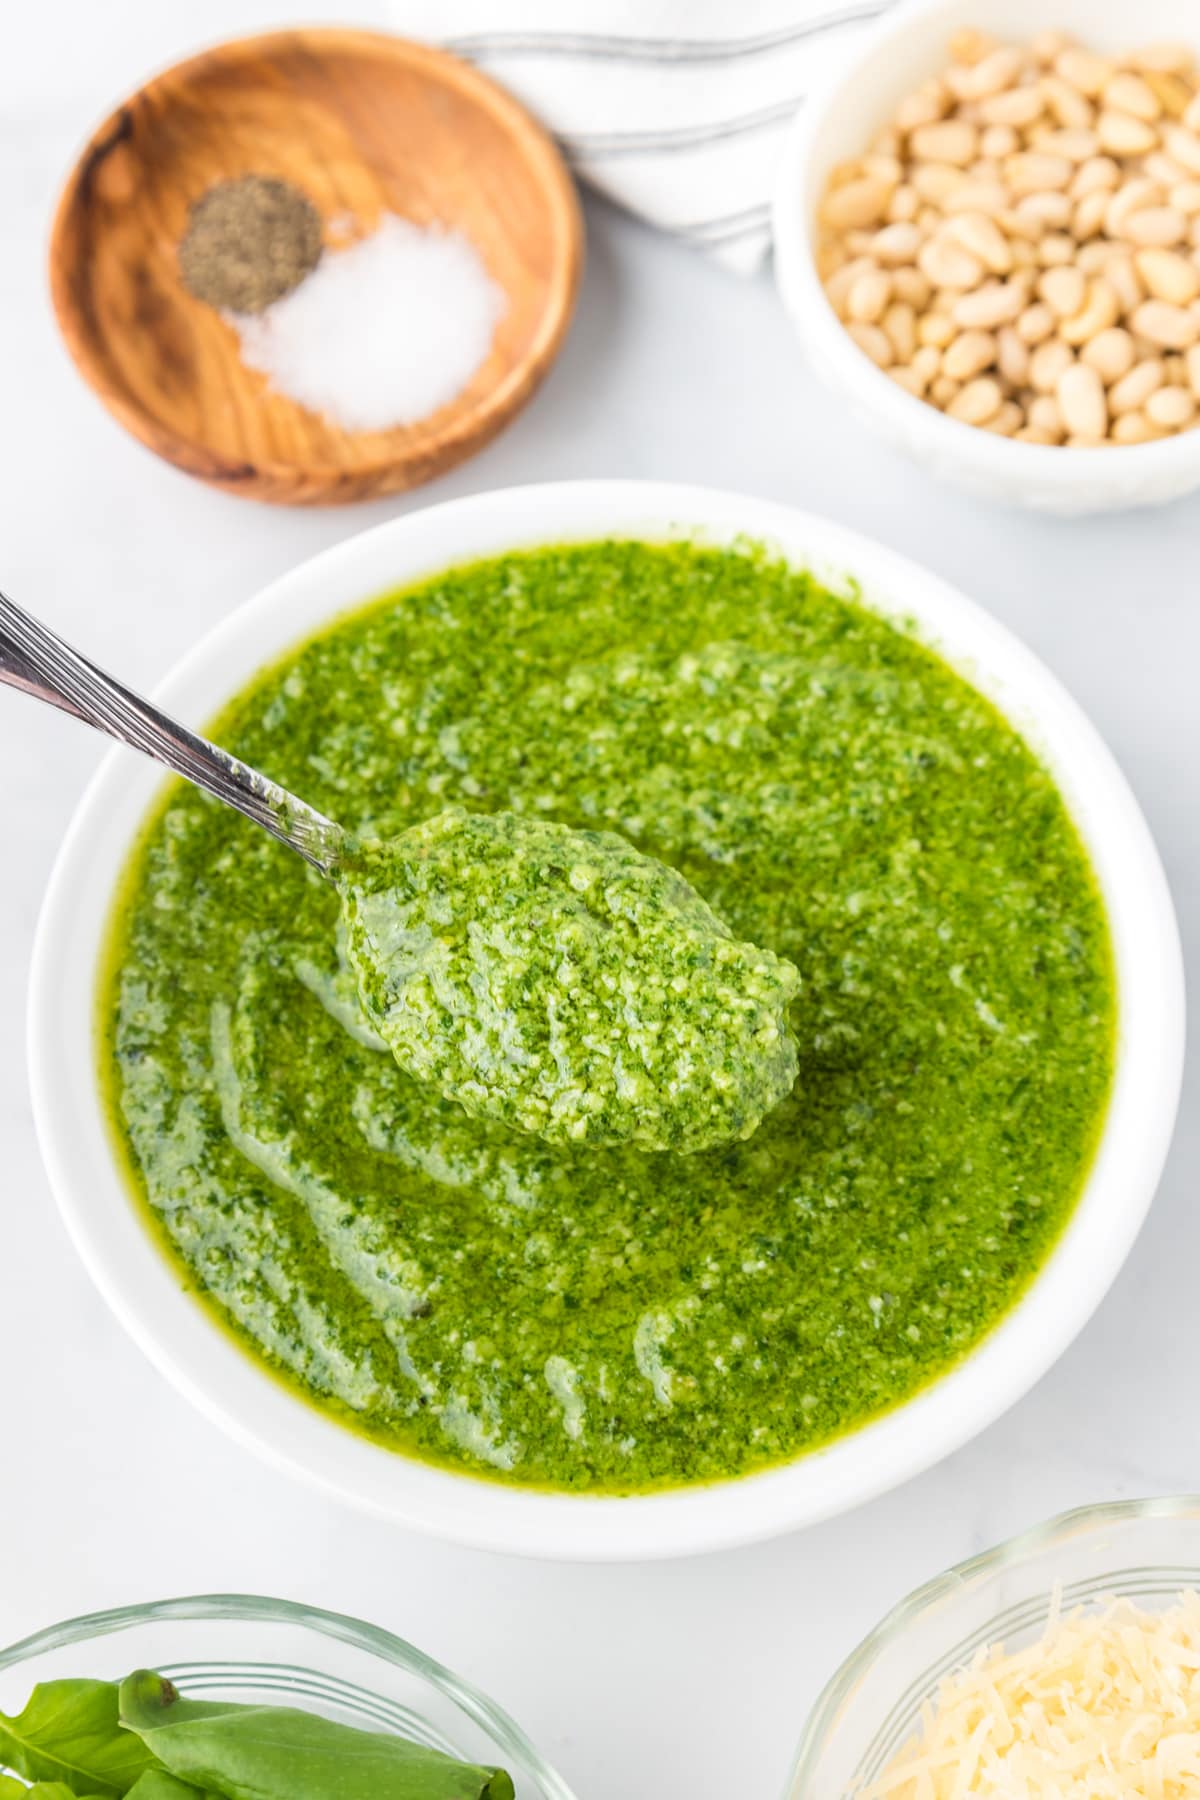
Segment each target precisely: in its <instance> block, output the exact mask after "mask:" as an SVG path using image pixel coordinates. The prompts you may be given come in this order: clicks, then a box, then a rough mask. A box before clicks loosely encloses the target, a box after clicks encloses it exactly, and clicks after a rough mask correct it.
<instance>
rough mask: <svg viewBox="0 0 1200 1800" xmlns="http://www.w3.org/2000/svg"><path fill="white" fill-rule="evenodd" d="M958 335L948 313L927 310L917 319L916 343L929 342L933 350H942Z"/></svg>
mask: <svg viewBox="0 0 1200 1800" xmlns="http://www.w3.org/2000/svg"><path fill="white" fill-rule="evenodd" d="M957 336H958V330H957V328H956V326H955V323H954V320H953V319H952V318H951V317H950V315H949V313H936V312H928V313H926V314H925V316H924V317H923V318H920V319H918V320H917V342H918V344H931V345H932V346H933V348H934V349H935V350H944V349H945V348H946V345H947V344H952V343H953V342H954V340H955V338H956V337H957Z"/></svg>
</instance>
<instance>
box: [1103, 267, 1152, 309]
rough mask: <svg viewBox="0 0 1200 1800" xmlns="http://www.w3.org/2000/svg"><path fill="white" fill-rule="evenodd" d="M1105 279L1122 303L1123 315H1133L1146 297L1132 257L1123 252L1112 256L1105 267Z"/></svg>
mask: <svg viewBox="0 0 1200 1800" xmlns="http://www.w3.org/2000/svg"><path fill="white" fill-rule="evenodd" d="M1104 279H1105V281H1107V283H1108V285H1109V287H1110V288H1112V290H1113V292H1114V293H1115V294H1116V296H1117V299H1118V300H1119V301H1120V303H1121V311H1122V312H1123V313H1131V312H1132V311H1133V309H1134V307H1135V306H1137V305H1139V304H1140V302H1141V301H1142V300H1144V299H1145V297H1146V295H1145V290H1144V288H1143V287H1142V278H1141V276H1140V275H1139V274H1138V272H1137V267H1136V265H1135V263H1134V260H1133V258H1132V256H1129V255H1127V254H1124V253H1122V252H1118V253H1117V255H1116V256H1110V257H1109V259H1108V261H1107V262H1106V263H1105V265H1104Z"/></svg>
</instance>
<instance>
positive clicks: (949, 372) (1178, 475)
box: [774, 0, 1200, 513]
mask: <svg viewBox="0 0 1200 1800" xmlns="http://www.w3.org/2000/svg"><path fill="white" fill-rule="evenodd" d="M1050 27H1053V29H1050ZM774 226H775V262H776V273H777V279H778V282H779V288H780V293H781V295H782V297H783V301H784V304H785V306H786V307H787V309H788V311H789V313H790V314H791V317H792V319H793V321H794V323H795V325H796V327H797V330H798V332H799V335H800V339H801V342H802V344H803V346H804V348H805V350H806V352H807V354H808V356H809V358H810V359H811V361H812V364H813V366H814V368H815V369H816V371H817V373H818V374H819V375H820V376H821V378H822V379H823V380H824V381H825V382H826V383H827V384H828V385H829V386H830V387H832V388H834V389H835V390H836V391H838V392H839V393H841V394H842V395H843V396H844V397H846V398H848V400H849V401H850V403H851V405H852V406H853V407H854V410H855V412H856V413H857V414H858V415H859V416H860V417H861V418H862V419H863V420H864V422H866V423H867V424H869V425H871V426H872V427H874V428H875V429H876V430H877V431H878V432H880V433H881V434H882V435H883V436H884V437H886V438H887V439H888V440H889V441H890V442H892V443H893V444H895V445H896V446H897V447H899V448H901V449H903V450H905V451H907V452H908V453H909V454H910V455H912V456H913V457H914V458H916V459H917V460H918V461H920V462H923V463H924V464H926V466H927V467H929V468H930V469H931V470H932V471H933V472H934V473H935V474H937V475H939V476H941V477H944V478H945V479H946V480H947V481H951V482H954V483H956V484H957V485H959V486H960V487H963V488H966V489H968V490H969V491H971V492H973V493H976V494H980V495H983V496H984V497H987V498H994V499H1001V500H1006V501H1009V502H1013V503H1016V504H1020V505H1025V506H1029V507H1033V508H1035V509H1038V510H1040V511H1044V512H1056V513H1085V512H1095V511H1101V510H1105V509H1111V508H1114V507H1121V506H1140V505H1151V504H1156V503H1158V502H1161V501H1165V500H1171V499H1174V498H1175V497H1176V496H1177V495H1179V494H1183V493H1186V492H1188V491H1189V490H1191V489H1193V488H1197V487H1200V0H1140V3H1139V4H1138V5H1137V6H1136V7H1130V6H1128V5H1126V4H1124V0H1056V3H1055V4H1054V5H1053V6H1048V5H1047V3H1046V0H903V3H902V4H901V5H900V6H898V7H896V8H895V9H894V10H893V11H890V12H889V13H888V14H887V15H886V19H885V22H884V23H883V25H882V26H881V27H880V28H879V29H877V30H876V31H874V32H872V33H871V34H870V36H869V37H867V38H866V39H863V40H860V41H859V43H858V44H857V45H856V47H855V50H854V52H853V53H852V55H851V56H850V57H849V58H848V60H847V61H846V62H845V64H844V65H843V66H842V68H841V70H840V71H839V73H838V74H837V76H835V78H834V79H833V80H832V81H831V82H830V83H829V84H828V85H827V86H826V87H825V88H824V89H823V91H822V92H820V93H819V94H816V95H813V96H811V97H810V99H809V102H808V104H807V106H806V107H805V108H804V109H803V110H802V112H801V114H800V116H799V117H798V119H797V121H796V125H795V127H794V129H793V133H792V137H791V140H790V142H789V145H788V148H787V150H786V152H785V155H784V158H783V164H782V167H781V171H780V178H779V183H778V187H777V191H776V197H775V216H774ZM1101 452H1103V454H1101Z"/></svg>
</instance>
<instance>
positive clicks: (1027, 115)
mask: <svg viewBox="0 0 1200 1800" xmlns="http://www.w3.org/2000/svg"><path fill="white" fill-rule="evenodd" d="M1045 110H1046V96H1045V95H1044V94H1043V93H1042V90H1041V88H1040V87H1038V86H1037V85H1036V84H1035V85H1033V86H1031V87H1015V88H1005V89H1004V90H1003V91H1002V92H1000V93H996V94H990V95H989V96H988V97H987V99H985V100H982V101H981V102H980V105H979V116H980V118H981V119H982V120H983V123H984V124H985V125H1032V124H1033V123H1034V121H1035V120H1036V119H1040V118H1041V116H1042V114H1043V113H1044V112H1045Z"/></svg>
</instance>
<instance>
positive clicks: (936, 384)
mask: <svg viewBox="0 0 1200 1800" xmlns="http://www.w3.org/2000/svg"><path fill="white" fill-rule="evenodd" d="M958 387H959V384H958V382H957V381H952V380H951V379H950V377H949V375H935V376H934V378H933V380H932V381H931V382H930V384H929V395H930V398H931V399H932V401H933V402H934V405H935V406H940V407H942V408H943V410H944V409H945V408H946V407H947V406H949V404H950V402H951V401H952V400H953V399H954V397H955V395H956V394H957V393H958Z"/></svg>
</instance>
